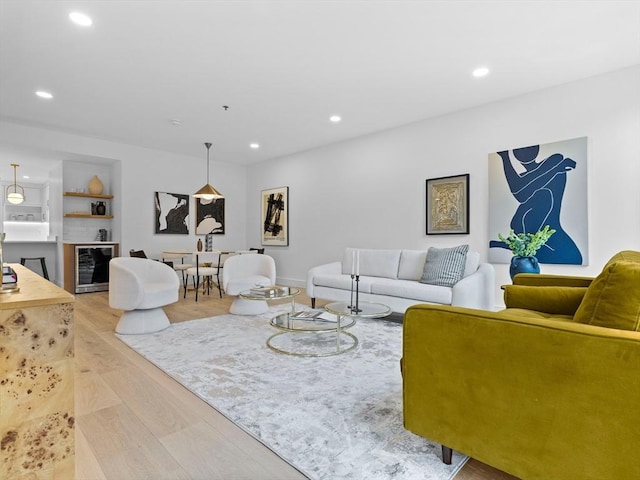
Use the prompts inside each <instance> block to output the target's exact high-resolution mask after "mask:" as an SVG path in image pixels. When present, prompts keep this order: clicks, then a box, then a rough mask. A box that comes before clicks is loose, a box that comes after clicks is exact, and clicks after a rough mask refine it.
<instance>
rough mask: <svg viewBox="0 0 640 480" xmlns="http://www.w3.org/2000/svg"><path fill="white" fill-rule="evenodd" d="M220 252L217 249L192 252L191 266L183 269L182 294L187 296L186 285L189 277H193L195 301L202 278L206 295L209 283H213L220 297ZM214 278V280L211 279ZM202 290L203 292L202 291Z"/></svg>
mask: <svg viewBox="0 0 640 480" xmlns="http://www.w3.org/2000/svg"><path fill="white" fill-rule="evenodd" d="M221 254H222V252H220V251H219V250H216V251H213V252H193V254H192V262H193V265H194V266H191V267H189V268H187V269H185V270H184V275H185V277H184V281H183V286H184V295H183V298H187V287H188V285H189V277H192V278H193V286H194V288H195V291H196V302H197V301H198V290H199V289H200V281H201V279H202V282H203V285H204V291H206V293H207V295H209V294H210V293H211V284H212V283H215V284H216V286H217V287H218V292H219V293H220V298H222V287H221V285H220V283H221V282H220V260H221ZM214 278H215V279H216V280H215V281H214V280H213V279H214ZM204 291H203V293H204Z"/></svg>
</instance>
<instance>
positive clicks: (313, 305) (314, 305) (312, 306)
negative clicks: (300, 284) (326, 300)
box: [311, 298, 316, 308]
mask: <svg viewBox="0 0 640 480" xmlns="http://www.w3.org/2000/svg"><path fill="white" fill-rule="evenodd" d="M311 308H316V299H315V298H312V299H311Z"/></svg>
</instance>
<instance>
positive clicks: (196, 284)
mask: <svg viewBox="0 0 640 480" xmlns="http://www.w3.org/2000/svg"><path fill="white" fill-rule="evenodd" d="M196 278H197V279H198V283H196ZM193 287H194V288H195V290H196V302H197V301H198V289H199V288H200V277H199V276H198V275H196V276H194V277H193Z"/></svg>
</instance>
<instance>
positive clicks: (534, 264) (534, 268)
mask: <svg viewBox="0 0 640 480" xmlns="http://www.w3.org/2000/svg"><path fill="white" fill-rule="evenodd" d="M518 273H540V264H539V263H538V259H537V258H536V257H521V256H519V255H514V256H513V257H511V266H510V267H509V275H511V280H513V277H515V276H516V275H517V274H518Z"/></svg>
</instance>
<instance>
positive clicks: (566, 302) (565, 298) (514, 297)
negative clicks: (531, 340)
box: [502, 285, 587, 315]
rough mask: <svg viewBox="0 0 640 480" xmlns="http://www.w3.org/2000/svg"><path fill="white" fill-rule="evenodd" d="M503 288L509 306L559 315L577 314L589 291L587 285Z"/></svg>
mask: <svg viewBox="0 0 640 480" xmlns="http://www.w3.org/2000/svg"><path fill="white" fill-rule="evenodd" d="M502 288H503V290H504V303H505V306H506V307H507V308H523V309H525V310H535V311H538V312H545V313H552V314H559V315H575V313H576V311H577V310H578V307H579V306H580V303H581V302H582V298H583V297H584V294H585V293H586V292H587V287H556V286H554V287H539V286H530V285H504V286H503V287H502Z"/></svg>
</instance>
